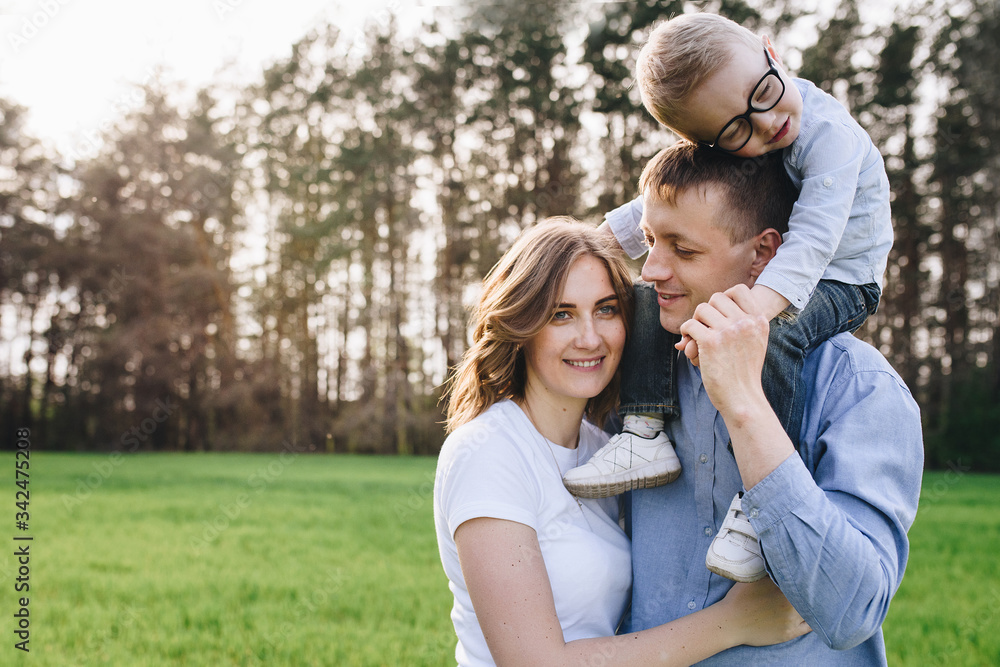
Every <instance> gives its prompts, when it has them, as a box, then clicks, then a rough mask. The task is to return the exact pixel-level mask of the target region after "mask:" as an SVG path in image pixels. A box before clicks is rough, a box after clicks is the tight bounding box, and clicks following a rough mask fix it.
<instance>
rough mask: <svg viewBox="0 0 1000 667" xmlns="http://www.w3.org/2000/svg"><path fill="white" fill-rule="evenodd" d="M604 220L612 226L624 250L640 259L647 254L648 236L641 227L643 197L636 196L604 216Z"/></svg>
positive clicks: (633, 257)
mask: <svg viewBox="0 0 1000 667" xmlns="http://www.w3.org/2000/svg"><path fill="white" fill-rule="evenodd" d="M604 221H605V222H606V223H607V224H608V227H610V228H611V231H612V233H614V235H615V238H616V239H618V243H619V244H620V245H621V247H622V250H624V251H625V252H626V253H628V256H629V257H631V258H632V259H639V258H640V257H642V256H643V255H645V254H646V251H648V250H649V246H647V245H646V236H645V235H644V234H643V233H642V230H641V229H639V223H640V222H642V197H636V198H635V199H633V200H632V201H630V202H629V203H627V204H624V205H623V206H619V207H618V208H616V209H615V210H613V211H611V212H610V213H608V214H607V215H605V216H604Z"/></svg>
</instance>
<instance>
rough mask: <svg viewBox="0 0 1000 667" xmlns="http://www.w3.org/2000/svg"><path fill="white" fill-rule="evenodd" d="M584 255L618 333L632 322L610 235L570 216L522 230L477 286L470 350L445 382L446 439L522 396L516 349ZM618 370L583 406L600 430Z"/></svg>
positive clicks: (626, 284) (623, 267) (629, 296)
mask: <svg viewBox="0 0 1000 667" xmlns="http://www.w3.org/2000/svg"><path fill="white" fill-rule="evenodd" d="M584 256H592V257H596V258H597V259H599V260H600V261H601V262H603V263H604V265H605V266H606V267H607V269H608V277H609V279H610V281H611V286H612V288H613V289H614V291H615V294H616V295H617V297H618V303H619V306H620V308H621V315H622V319H623V321H624V324H625V330H626V334H627V333H628V331H629V329H630V327H631V322H632V309H633V299H634V293H633V287H632V275H631V272H630V271H629V268H628V266H627V264H626V263H625V261H624V259H623V257H622V254H621V250H620V249H617V248H616V247H615V246H614V240H613V239H612V238H610V235H605V234H604V233H603V232H599V231H597V228H596V227H593V226H591V225H587V224H584V223H581V222H577V221H576V220H573V219H572V218H565V217H559V218H549V219H547V220H544V221H542V222H541V223H539V224H538V225H536V226H534V227H530V228H528V229H527V230H525V231H524V232H523V233H522V234H521V236H520V237H518V239H517V241H515V242H514V245H513V246H512V247H511V248H510V250H508V251H507V252H506V253H504V255H503V257H501V258H500V261H499V262H497V264H496V266H494V267H493V269H492V270H491V271H490V272H489V274H487V276H486V278H485V279H484V280H483V290H482V293H481V295H480V297H479V302H478V303H477V305H476V307H475V309H474V310H473V313H472V325H473V330H472V341H473V342H472V347H470V348H469V349H468V350H467V351H466V353H465V355H464V356H463V357H462V361H461V362H460V363H459V365H458V367H457V368H456V369H455V373H454V374H453V375H452V376H451V378H449V380H448V382H447V383H446V388H445V389H446V390H445V394H444V399H443V400H447V401H448V410H447V420H446V422H445V424H446V427H445V430H446V431H447V432H448V433H450V432H452V431H454V430H455V429H456V428H458V427H459V426H461V425H462V424H464V423H466V422H467V421H469V420H471V419H474V418H475V417H478V416H479V415H481V414H482V413H483V412H485V411H486V410H487V409H488V408H489V407H490V406H491V405H493V404H494V403H497V402H498V401H501V400H503V399H507V398H514V399H520V398H523V397H524V389H525V382H526V378H527V376H526V369H525V361H524V352H523V350H522V346H523V345H524V343H526V342H527V341H528V340H530V339H531V338H533V337H534V336H535V335H536V334H538V332H540V331H541V330H542V328H543V327H544V326H545V325H546V324H548V322H549V320H550V319H551V318H552V311H553V308H555V305H556V302H557V301H556V300H557V299H558V298H559V295H560V293H562V290H563V286H564V284H565V282H566V276H567V275H568V274H569V270H570V267H571V266H572V265H573V263H574V262H575V261H576V260H577V259H579V258H580V257H584ZM619 385H620V370H619V371H616V372H615V375H614V378H613V379H612V381H611V382H610V383H609V384H608V386H607V387H605V388H604V390H603V391H602V392H601V393H600V394H598V395H597V396H595V397H594V398H592V399H590V400H589V401H588V402H587V408H586V411H585V413H586V415H587V417H588V418H589V419H590V420H591V421H592V422H593V423H595V424H597V425H603V423H604V420H605V419H606V418H607V416H608V415H609V414H611V411H612V410H614V408H615V406H616V405H617V403H618V389H619Z"/></svg>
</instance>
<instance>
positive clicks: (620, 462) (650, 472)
mask: <svg viewBox="0 0 1000 667" xmlns="http://www.w3.org/2000/svg"><path fill="white" fill-rule="evenodd" d="M680 474H681V462H680V460H679V459H678V458H677V454H676V453H675V452H674V447H673V445H671V444H670V438H668V437H667V435H666V434H665V433H663V432H662V431H661V432H660V433H657V434H656V436H654V437H652V438H642V437H640V436H638V435H635V434H633V433H629V432H627V431H626V432H623V433H619V434H618V435H616V436H614V437H613V438H611V440H610V441H608V444H606V445H604V446H603V447H601V448H600V449H599V450H597V452H596V453H595V454H594V456H593V457H591V459H590V460H589V461H587V462H586V463H584V464H583V465H582V466H579V467H576V468H573V469H572V470H570V471H569V472H567V473H566V475H565V476H564V477H563V484H565V485H566V488H567V489H569V491H570V493H572V494H574V495H577V496H580V497H581V498H607V497H608V496H617V495H618V494H619V493H625V492H626V491H631V490H632V489H650V488H653V487H654V486H661V485H663V484H666V483H668V482H672V481H674V480H675V479H677V476H678V475H680Z"/></svg>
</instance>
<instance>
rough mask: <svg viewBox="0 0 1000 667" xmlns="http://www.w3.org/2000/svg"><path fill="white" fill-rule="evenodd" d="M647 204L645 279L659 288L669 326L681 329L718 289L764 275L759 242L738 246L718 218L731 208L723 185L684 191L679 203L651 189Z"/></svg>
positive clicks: (676, 330)
mask: <svg viewBox="0 0 1000 667" xmlns="http://www.w3.org/2000/svg"><path fill="white" fill-rule="evenodd" d="M642 205H643V210H642V223H641V227H642V231H643V233H644V234H645V235H646V243H647V244H648V245H649V254H648V255H647V256H646V263H645V264H644V265H643V267H642V279H643V280H645V281H646V282H651V283H653V284H654V285H655V287H656V294H657V304H658V305H659V306H660V324H661V325H662V326H663V328H664V329H666V330H667V331H669V332H671V333H679V332H680V327H681V325H682V324H684V322H686V321H687V320H689V319H691V317H693V316H694V309H695V308H697V307H698V305H699V304H701V303H704V302H706V301H708V300H709V298H711V296H712V295H713V294H715V293H716V292H724V291H726V290H727V289H729V288H730V287H733V286H734V285H738V284H741V283H742V284H744V285H750V286H752V285H753V282H754V280H755V279H756V277H757V276H758V275H759V274H760V267H759V266H758V263H757V262H755V259H756V258H757V253H756V250H755V249H756V240H755V239H750V240H749V241H745V242H743V243H737V244H733V243H732V242H731V241H730V240H729V235H728V234H727V233H726V232H725V231H724V230H722V229H721V228H720V227H719V226H718V225H717V224H716V222H715V221H716V220H718V219H724V218H720V216H726V215H728V214H729V211H730V209H729V206H728V204H727V203H726V202H725V200H724V199H723V194H722V192H721V186H714V185H709V186H707V187H705V188H704V190H702V189H700V188H691V189H688V190H685V191H683V192H680V193H678V194H677V198H676V206H674V205H671V204H670V203H668V202H666V201H663V200H662V199H660V198H659V197H657V196H656V195H655V194H653V193H652V192H647V193H646V194H645V195H644V196H643V199H642Z"/></svg>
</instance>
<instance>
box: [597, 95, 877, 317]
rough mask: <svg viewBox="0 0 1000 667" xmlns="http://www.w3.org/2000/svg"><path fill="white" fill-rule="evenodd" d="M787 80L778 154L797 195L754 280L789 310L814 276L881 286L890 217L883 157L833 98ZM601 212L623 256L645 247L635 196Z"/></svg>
mask: <svg viewBox="0 0 1000 667" xmlns="http://www.w3.org/2000/svg"><path fill="white" fill-rule="evenodd" d="M792 81H793V83H794V85H795V86H796V87H797V88H798V89H799V92H800V93H801V94H802V121H801V124H800V126H799V135H798V136H797V137H796V138H795V141H793V142H792V144H791V145H790V146H789V147H788V148H786V149H784V155H783V160H784V163H785V171H786V172H788V175H789V177H791V179H792V182H793V183H795V187H797V188H798V189H799V197H798V201H797V202H796V203H795V206H794V207H793V208H792V215H791V217H790V218H789V219H788V232H786V233H785V234H784V236H783V243H782V244H781V247H780V248H779V249H778V252H777V254H776V255H775V256H774V258H773V259H772V260H771V261H770V262H768V265H767V267H766V268H765V269H764V271H763V273H761V275H760V276H759V277H758V278H757V284H760V285H766V286H767V287H770V288H771V289H773V290H774V291H776V292H778V293H779V294H781V295H782V296H784V297H785V298H786V299H788V301H789V302H790V303H791V305H792V310H793V311H794V310H796V309H798V310H801V309H802V308H804V307H805V305H806V303H807V302H808V300H809V296H810V295H811V294H812V291H813V290H814V289H815V288H816V283H817V282H819V280H820V279H821V278H823V279H826V280H837V281H840V282H842V283H847V284H849V285H864V284H867V283H875V284H877V285H878V286H879V287H881V286H882V276H883V274H884V273H885V268H886V264H887V262H888V257H889V250H890V248H891V247H892V217H891V214H890V211H889V178H888V176H886V173H885V163H884V162H883V160H882V156H881V154H879V152H878V149H877V148H876V147H875V145H874V144H873V143H872V140H871V138H870V137H869V136H868V133H867V132H865V130H864V129H863V128H862V127H861V126H860V125H858V123H857V121H855V120H854V118H852V117H851V114H850V113H848V112H847V109H845V108H844V107H843V105H841V104H840V102H838V101H837V100H836V99H835V98H833V97H831V96H830V95H828V94H827V93H825V92H823V91H822V90H820V89H819V88H817V87H816V86H814V85H813V84H812V83H810V82H809V81H806V80H804V79H793V80H792ZM606 218H607V223H608V226H609V227H610V228H611V230H612V231H613V232H614V234H615V237H616V238H617V239H618V242H619V243H620V244H621V246H622V248H623V249H624V250H625V252H627V253H628V254H629V256H630V257H632V258H633V259H638V258H639V257H641V256H642V255H643V254H645V252H646V250H647V249H648V248H647V247H646V242H645V240H644V238H643V234H642V231H641V230H640V229H639V223H640V221H641V220H642V199H641V198H637V199H635V200H633V201H631V202H629V203H628V204H625V205H624V206H620V207H619V208H617V209H615V210H614V211H611V212H610V213H608V214H607V216H606Z"/></svg>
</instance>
